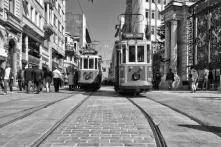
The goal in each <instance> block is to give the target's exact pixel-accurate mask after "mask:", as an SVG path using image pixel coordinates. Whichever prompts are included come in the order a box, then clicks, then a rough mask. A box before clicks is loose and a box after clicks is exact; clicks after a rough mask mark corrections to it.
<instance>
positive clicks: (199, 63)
mask: <svg viewBox="0 0 221 147" xmlns="http://www.w3.org/2000/svg"><path fill="white" fill-rule="evenodd" d="M193 10H194V11H193V13H194V15H193V17H194V25H195V26H196V29H195V32H194V33H195V38H194V39H195V41H194V42H195V48H194V49H195V58H194V59H195V61H194V62H195V67H196V68H197V69H198V71H199V81H200V83H202V80H203V70H204V69H205V68H207V69H209V70H210V73H211V75H210V77H211V81H212V82H210V84H209V85H208V86H209V87H210V88H212V89H217V88H218V87H220V70H221V2H217V1H206V2H201V3H199V4H197V5H195V6H194V7H193ZM199 87H201V84H200V85H199Z"/></svg>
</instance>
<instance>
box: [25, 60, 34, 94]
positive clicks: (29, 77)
mask: <svg viewBox="0 0 221 147" xmlns="http://www.w3.org/2000/svg"><path fill="white" fill-rule="evenodd" d="M24 78H25V87H26V91H27V93H29V92H30V87H31V86H32V85H33V79H34V72H33V69H32V65H31V64H29V65H28V68H26V69H25V71H24Z"/></svg>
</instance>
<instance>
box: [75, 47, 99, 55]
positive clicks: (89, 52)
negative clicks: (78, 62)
mask: <svg viewBox="0 0 221 147" xmlns="http://www.w3.org/2000/svg"><path fill="white" fill-rule="evenodd" d="M79 52H80V53H81V54H82V55H96V54H97V51H96V50H95V49H92V48H90V49H82V50H80V51H79Z"/></svg>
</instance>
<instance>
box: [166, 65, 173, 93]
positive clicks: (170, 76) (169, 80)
mask: <svg viewBox="0 0 221 147" xmlns="http://www.w3.org/2000/svg"><path fill="white" fill-rule="evenodd" d="M166 81H167V83H168V89H169V90H171V89H172V84H173V81H174V73H173V72H172V69H169V72H168V73H167V75H166Z"/></svg>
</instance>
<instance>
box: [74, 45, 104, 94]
mask: <svg viewBox="0 0 221 147" xmlns="http://www.w3.org/2000/svg"><path fill="white" fill-rule="evenodd" d="M101 60H102V59H101V56H100V55H98V53H97V51H96V50H95V49H92V48H89V49H83V50H80V63H79V74H78V75H79V76H78V86H79V87H80V88H81V89H84V90H87V89H90V90H98V89H99V88H100V87H101V80H102V71H101Z"/></svg>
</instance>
